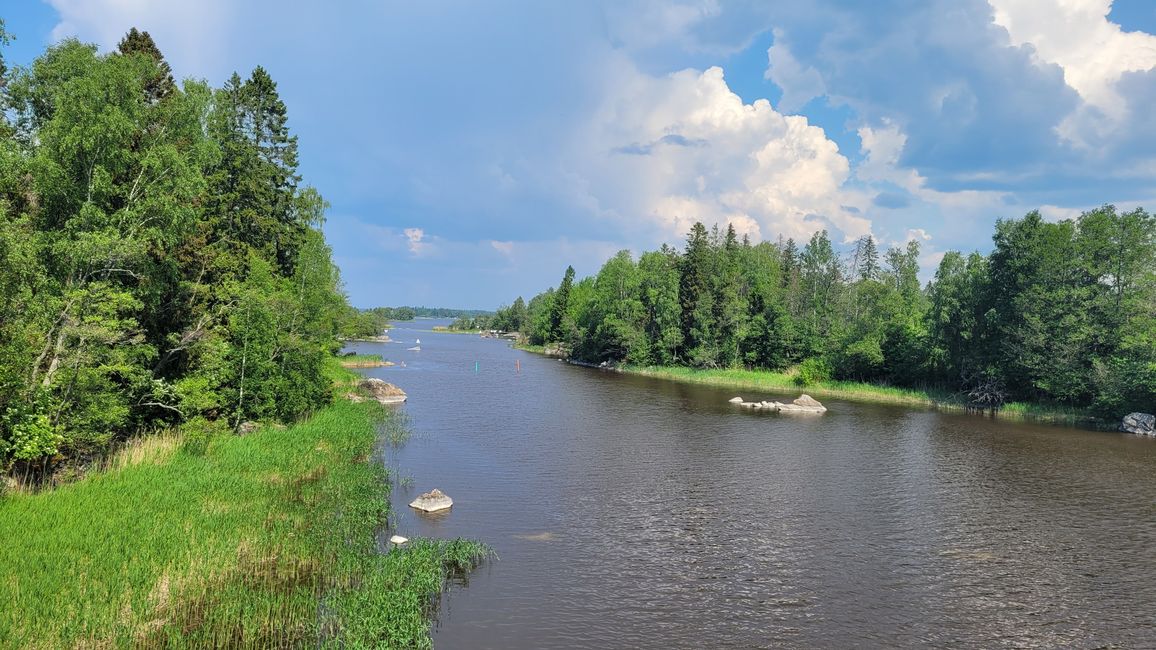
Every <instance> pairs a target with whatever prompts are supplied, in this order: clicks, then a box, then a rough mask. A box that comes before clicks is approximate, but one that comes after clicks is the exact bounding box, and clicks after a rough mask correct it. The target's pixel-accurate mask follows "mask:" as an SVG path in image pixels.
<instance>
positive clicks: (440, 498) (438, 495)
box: [409, 488, 454, 512]
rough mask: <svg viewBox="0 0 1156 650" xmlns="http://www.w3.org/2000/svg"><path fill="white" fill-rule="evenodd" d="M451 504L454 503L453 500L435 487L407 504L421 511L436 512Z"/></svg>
mask: <svg viewBox="0 0 1156 650" xmlns="http://www.w3.org/2000/svg"><path fill="white" fill-rule="evenodd" d="M452 505H454V500H453V499H451V498H449V496H447V495H446V494H445V493H443V492H442V491H441V490H439V489H437V488H434V489H432V490H430V491H429V492H426V493H425V494H423V495H421V496H419V497H418V498H416V499H414V500H413V501H412V502H410V504H409V506H410V507H411V508H417V509H418V510H421V511H423V512H437V511H438V510H445V509H446V508H449V507H450V506H452Z"/></svg>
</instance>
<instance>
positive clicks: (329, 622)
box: [0, 368, 488, 648]
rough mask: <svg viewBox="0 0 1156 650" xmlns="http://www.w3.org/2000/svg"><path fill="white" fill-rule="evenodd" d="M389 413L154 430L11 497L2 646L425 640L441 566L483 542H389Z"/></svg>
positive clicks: (371, 407) (338, 374)
mask: <svg viewBox="0 0 1156 650" xmlns="http://www.w3.org/2000/svg"><path fill="white" fill-rule="evenodd" d="M331 372H332V375H333V376H334V377H335V378H344V379H346V380H347V379H349V378H350V377H351V376H352V373H350V372H349V371H347V370H342V369H340V368H337V369H334V370H332V371H331ZM383 417H389V414H388V413H383V409H381V408H380V407H379V406H378V405H376V404H352V403H349V402H346V401H340V402H338V403H337V404H334V405H333V406H331V407H329V408H326V409H324V410H322V411H321V412H319V413H317V414H315V415H314V416H313V417H312V418H310V419H309V420H307V421H305V422H302V423H300V424H298V425H296V426H292V427H289V428H284V429H279V428H273V427H268V428H264V429H262V430H260V431H257V432H256V433H253V434H251V435H248V436H244V437H237V436H221V437H218V438H214V439H212V440H211V441H209V442H208V444H207V445H205V444H204V443H203V441H198V440H196V439H195V438H191V437H189V438H185V437H182V436H180V435H179V434H172V435H161V436H153V437H149V438H146V439H144V440H143V441H142V442H140V443H139V444H136V445H133V446H130V447H129V448H127V449H126V450H124V451H123V452H121V454H120V455H119V456H118V457H117V458H116V459H114V460H113V462H111V463H110V467H109V469H107V470H105V471H103V472H100V473H98V474H96V475H93V476H90V477H88V478H86V479H84V480H82V481H79V482H77V483H74V484H71V485H66V486H63V487H61V488H58V489H55V490H52V491H47V492H43V493H39V494H10V495H8V496H6V497H3V498H2V499H0V539H3V540H4V543H3V544H0V573H2V575H3V579H2V580H0V601H2V602H4V604H5V606H4V608H3V613H0V647H21V648H57V647H132V646H138V647H140V646H144V647H159V646H164V647H252V648H258V647H260V648H264V647H290V646H292V647H298V646H316V645H323V646H329V645H332V646H341V647H429V646H430V644H431V642H430V637H429V616H430V614H431V612H432V611H433V608H434V607H435V606H436V602H437V598H438V596H439V594H440V593H441V591H442V588H443V586H444V584H445V580H446V579H447V577H448V576H451V575H454V574H459V573H462V572H465V571H469V570H470V569H472V568H473V567H474V566H475V565H476V564H477V563H478V562H479V561H480V560H481V559H483V558H484V557H485V556H486V555H487V553H488V550H487V549H486V548H485V547H484V546H482V545H480V544H477V543H474V542H470V541H466V540H454V541H448V542H435V541H421V540H419V541H415V542H413V543H411V545H409V546H408V547H403V548H398V549H393V550H391V551H389V552H388V553H384V554H383V553H380V552H379V550H378V546H377V533H378V531H379V530H380V529H381V526H382V525H383V524H384V523H385V521H386V517H387V515H388V507H389V506H388V504H389V502H388V498H387V496H388V486H389V481H388V477H387V476H386V471H385V469H384V468H383V467H382V465H381V464H379V463H377V462H373V461H372V460H371V459H372V458H373V456H374V451H375V446H376V445H377V444H378V441H379V435H380V434H379V424H380V420H381V418H383Z"/></svg>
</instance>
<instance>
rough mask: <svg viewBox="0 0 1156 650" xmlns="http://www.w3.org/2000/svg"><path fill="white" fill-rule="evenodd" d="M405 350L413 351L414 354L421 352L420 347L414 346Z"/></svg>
mask: <svg viewBox="0 0 1156 650" xmlns="http://www.w3.org/2000/svg"><path fill="white" fill-rule="evenodd" d="M406 349H407V350H413V351H414V352H421V346H420V345H415V346H413V347H412V348H406Z"/></svg>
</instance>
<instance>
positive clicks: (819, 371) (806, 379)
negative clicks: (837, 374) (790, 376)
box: [795, 357, 831, 386]
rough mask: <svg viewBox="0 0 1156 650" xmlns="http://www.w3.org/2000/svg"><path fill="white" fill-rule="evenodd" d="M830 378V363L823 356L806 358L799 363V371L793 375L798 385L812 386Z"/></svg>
mask: <svg viewBox="0 0 1156 650" xmlns="http://www.w3.org/2000/svg"><path fill="white" fill-rule="evenodd" d="M830 378H831V364H829V363H827V360H826V359H823V358H818V357H816V358H811V359H807V360H806V361H804V362H803V363H800V364H799V372H798V374H796V375H795V383H796V384H798V385H799V386H812V385H814V384H817V383H819V382H824V381H827V380H828V379H830Z"/></svg>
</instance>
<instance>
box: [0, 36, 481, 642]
mask: <svg viewBox="0 0 1156 650" xmlns="http://www.w3.org/2000/svg"><path fill="white" fill-rule="evenodd" d="M7 41H8V38H7V35H6V33H5V32H4V26H3V22H0V46H2V45H4V44H6V43H7ZM0 106H2V108H3V110H2V111H0V474H2V475H0V537H2V538H3V539H4V540H5V543H4V544H3V548H2V549H0V568H2V569H3V575H4V576H5V578H4V580H3V581H0V595H2V597H3V601H4V602H5V607H4V613H3V614H0V645H3V646H5V647H45V648H48V647H90V646H100V647H105V646H117V647H125V646H140V647H155V646H164V647H174V646H177V647H185V646H188V647H285V646H293V647H297V646H303V645H335V646H338V645H339V646H341V647H413V646H417V647H423V646H424V647H428V646H429V645H430V638H429V626H428V616H429V615H430V614H431V612H432V608H433V606H434V603H435V601H436V597H437V595H438V594H439V593H440V590H441V587H442V585H443V581H444V579H445V577H446V576H447V575H450V574H456V573H460V572H462V571H465V570H468V569H469V568H471V567H472V566H473V565H474V564H476V563H477V562H478V561H480V559H482V558H483V557H484V556H485V555H486V553H487V551H486V549H485V547H483V546H481V545H478V544H476V543H474V542H469V541H463V540H455V541H448V542H435V541H415V542H414V543H413V544H412V545H410V546H409V547H407V548H405V549H404V550H401V549H395V550H392V551H390V552H388V553H379V552H378V548H377V536H376V533H377V532H378V529H379V528H380V527H381V526H382V525H383V524H384V523H385V521H386V517H387V514H388V500H387V499H386V496H387V494H386V491H387V490H388V482H387V476H386V472H385V470H384V468H383V467H382V466H381V464H380V463H379V462H376V461H374V460H372V459H374V457H375V448H374V445H375V443H376V441H378V440H379V437H381V436H383V435H384V437H385V438H386V439H388V440H400V439H401V438H403V437H404V436H403V435H402V433H401V432H402V431H403V430H404V427H402V425H401V424H399V423H398V422H396V421H394V420H390V419H389V417H390V416H389V414H387V413H383V412H382V411H381V410H380V408H376V409H375V408H374V406H373V405H370V404H359V405H354V404H351V403H348V402H345V401H340V402H338V403H336V404H334V403H333V396H334V392H335V391H334V382H335V381H342V382H344V381H347V380H348V379H349V377H350V373H349V371H346V370H344V369H342V368H340V366H339V363H338V362H337V360H335V359H334V358H333V355H334V353H335V352H336V351H337V350H339V349H340V341H339V337H340V335H341V334H342V332H343V331H348V330H350V329H353V328H354V327H355V324H353V323H351V322H350V320H351V319H350V315H351V314H353V313H355V310H352V309H351V308H350V307H349V306H348V304H347V302H346V299H345V296H344V294H343V292H342V288H341V282H340V277H339V275H338V272H337V268H336V267H335V266H334V264H333V262H332V260H331V256H330V250H329V247H328V245H327V244H326V242H325V239H324V237H323V235H322V232H321V225H322V223H323V220H324V211H325V207H326V204H325V202H324V200H323V199H322V198H321V197H320V195H319V194H318V193H317V192H316V191H315V190H313V189H312V188H310V187H308V186H306V185H303V184H302V183H301V178H300V176H299V175H298V174H297V140H296V137H295V136H293V135H291V134H290V132H289V129H288V117H287V111H286V107H285V105H284V103H283V102H282V101H281V100H280V98H279V96H278V93H277V87H276V84H275V83H274V82H273V80H272V79H271V78H270V76H269V75H268V73H266V72H265V70H264V69H262V68H260V67H258V68H256V69H255V70H253V71H252V73H251V74H250V75H249V76H248V78H245V79H242V77H241V76H240V75H237V74H234V75H233V76H232V77H231V78H230V79H229V80H228V81H226V82H225V84H224V85H223V87H221V88H218V89H214V88H211V87H209V86H208V85H207V84H206V83H204V82H201V81H191V80H190V81H185V82H184V83H182V84H178V83H176V82H175V81H174V80H173V77H172V72H171V70H170V68H169V66H168V64H167V63H166V62H165V60H164V57H163V56H162V54H161V52H160V51H159V49H158V48H157V46H156V44H155V43H154V42H153V40H152V39H151V38H150V37H149V35H148V34H147V33H143V32H138V31H137V30H135V29H134V30H132V31H130V32H129V33H128V35H127V36H126V37H125V38H124V39H123V40H122V41H121V42H120V44H119V47H118V48H117V49H116V50H115V51H113V52H111V53H108V54H99V53H98V52H97V48H96V47H95V46H93V45H88V44H84V43H80V42H78V41H76V40H65V41H63V42H61V43H59V44H56V45H53V46H51V47H49V48H48V49H47V51H46V52H44V54H43V55H41V56H40V57H39V58H37V59H36V60H35V61H34V62H33V63H32V64H31V65H30V66H28V67H18V68H15V69H9V68H7V67H6V66H5V65H4V62H3V58H2V51H0ZM382 417H385V418H387V419H386V420H385V423H386V424H385V425H380V423H379V421H378V420H379V419H380V418H382ZM253 421H255V422H263V423H265V426H264V427H259V428H258V430H257V431H256V433H251V434H249V435H246V436H243V437H241V436H234V435H223V434H231V433H232V432H234V431H237V430H245V431H248V430H249V429H250V427H244V428H242V427H241V426H240V425H241V424H242V423H246V422H253ZM280 423H284V424H280ZM284 425H289V426H288V427H286V426H284ZM47 488H52V489H47Z"/></svg>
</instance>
